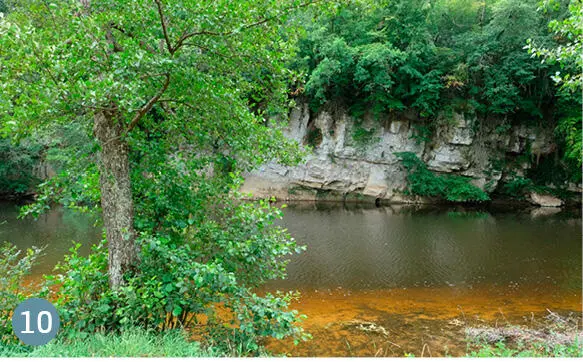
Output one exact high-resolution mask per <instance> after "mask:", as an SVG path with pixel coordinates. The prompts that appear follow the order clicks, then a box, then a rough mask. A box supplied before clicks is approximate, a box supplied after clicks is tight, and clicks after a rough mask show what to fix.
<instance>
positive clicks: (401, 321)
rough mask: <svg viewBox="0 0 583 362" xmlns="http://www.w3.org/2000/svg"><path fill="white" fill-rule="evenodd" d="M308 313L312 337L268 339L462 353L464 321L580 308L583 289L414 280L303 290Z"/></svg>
mask: <svg viewBox="0 0 583 362" xmlns="http://www.w3.org/2000/svg"><path fill="white" fill-rule="evenodd" d="M292 308H294V309H297V310H298V311H299V312H300V313H301V314H305V315H307V317H308V319H307V320H305V321H304V323H303V327H304V329H305V330H306V332H308V333H310V334H312V336H313V339H312V340H310V341H307V342H303V343H300V344H299V345H297V346H295V345H294V343H293V341H290V340H284V341H275V340H271V341H269V342H268V344H267V347H268V349H269V350H270V351H272V352H274V353H276V354H286V355H289V356H404V355H405V354H406V353H413V354H415V355H416V356H420V355H422V354H423V355H424V356H429V355H431V356H444V355H452V356H460V355H464V354H465V352H466V346H467V342H466V340H465V333H464V329H465V327H467V326H477V325H496V324H498V325H504V324H528V323H529V322H532V320H533V319H534V318H541V317H542V316H543V315H545V314H547V313H548V312H547V309H549V310H553V311H555V312H560V313H576V314H577V315H580V314H581V310H582V302H581V292H580V291H579V292H571V293H564V292H559V291H558V290H557V291H552V290H548V289H546V290H539V291H537V290H534V289H528V288H524V289H522V288H514V289H510V290H508V289H504V292H501V288H498V289H495V288H488V287H482V288H472V289H455V288H413V289H388V290H370V291H358V292H350V291H345V290H341V289H337V290H334V291H311V292H310V291H308V292H306V291H304V292H302V297H301V298H300V300H299V301H297V302H295V303H294V304H293V305H292Z"/></svg>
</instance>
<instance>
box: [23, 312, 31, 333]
mask: <svg viewBox="0 0 583 362" xmlns="http://www.w3.org/2000/svg"><path fill="white" fill-rule="evenodd" d="M20 315H23V316H24V317H25V318H26V329H25V330H24V331H22V333H26V334H31V333H34V331H31V330H30V311H26V312H22V313H20Z"/></svg>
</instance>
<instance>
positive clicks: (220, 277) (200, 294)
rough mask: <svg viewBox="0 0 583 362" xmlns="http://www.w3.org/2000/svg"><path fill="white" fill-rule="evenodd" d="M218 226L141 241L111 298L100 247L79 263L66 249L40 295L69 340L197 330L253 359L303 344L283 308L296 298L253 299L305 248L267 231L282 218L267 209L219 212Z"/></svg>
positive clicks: (242, 206) (292, 314)
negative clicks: (267, 348) (277, 347)
mask: <svg viewBox="0 0 583 362" xmlns="http://www.w3.org/2000/svg"><path fill="white" fill-rule="evenodd" d="M217 211H218V212H220V213H221V214H222V216H223V217H222V218H220V219H215V220H214V222H211V221H210V220H208V221H207V222H206V223H202V224H200V225H197V227H196V228H194V227H193V228H192V229H190V230H187V231H185V235H183V237H184V239H183V240H182V241H180V242H177V240H176V239H175V238H173V237H170V236H162V235H156V236H154V235H149V234H146V233H142V235H141V236H140V238H139V245H140V249H141V253H140V265H139V270H135V271H133V272H131V273H129V274H128V275H126V283H125V285H124V286H122V287H121V288H119V289H118V290H111V289H110V288H109V285H108V278H107V248H106V245H105V242H102V243H101V244H99V245H96V246H95V247H94V248H93V251H92V253H91V254H90V255H89V256H87V257H83V256H80V255H79V254H78V252H77V250H78V248H79V244H77V245H75V246H74V247H73V248H72V249H71V254H70V255H68V256H67V257H66V258H65V262H64V263H63V264H61V265H59V266H58V270H59V271H60V274H59V275H57V276H54V277H48V283H47V285H46V287H45V289H44V293H45V294H47V295H53V293H55V295H54V297H55V303H56V305H57V306H58V308H59V312H60V314H61V318H62V325H63V329H64V330H66V331H67V335H68V336H69V337H70V338H77V337H81V338H84V337H87V336H88V335H90V334H92V333H95V332H106V331H113V332H115V331H119V330H122V329H124V328H134V327H139V328H144V329H149V330H154V331H165V330H169V329H175V328H189V327H194V326H202V325H201V323H200V322H201V321H199V320H198V318H199V317H200V316H201V315H204V316H206V322H205V324H204V330H205V331H206V332H207V333H208V336H209V337H210V338H212V339H213V340H216V341H219V343H220V346H219V347H221V348H224V349H225V350H229V349H230V348H232V347H229V346H233V345H236V346H239V347H238V348H239V353H241V354H257V353H258V351H259V350H260V348H259V342H260V341H261V340H262V339H263V338H265V337H273V338H278V339H281V338H285V337H288V336H291V337H294V338H296V339H300V338H306V337H307V336H306V335H304V334H303V332H302V329H301V328H300V327H299V326H297V324H296V322H297V321H298V320H299V318H300V316H298V313H297V312H296V311H293V310H292V311H289V310H288V308H287V306H288V304H289V302H290V301H291V300H292V298H294V297H295V295H294V294H292V293H288V294H280V293H278V294H270V293H267V294H266V295H265V296H258V295H257V294H255V293H254V292H253V289H254V288H256V287H257V286H259V285H261V284H262V283H263V282H264V281H266V280H268V279H273V278H280V277H283V276H284V275H285V274H284V268H285V265H286V262H285V260H283V259H282V258H283V257H285V256H286V255H288V254H290V253H292V252H299V251H300V250H301V249H302V248H299V247H297V246H296V244H295V242H294V241H293V239H290V238H289V235H288V234H287V232H285V230H283V229H280V228H275V227H270V225H271V224H272V223H273V220H275V219H276V218H278V217H281V212H280V211H279V210H278V209H275V208H272V207H271V206H270V205H269V203H268V202H260V203H259V204H257V205H255V204H246V203H237V204H233V205H223V208H222V209H221V210H217Z"/></svg>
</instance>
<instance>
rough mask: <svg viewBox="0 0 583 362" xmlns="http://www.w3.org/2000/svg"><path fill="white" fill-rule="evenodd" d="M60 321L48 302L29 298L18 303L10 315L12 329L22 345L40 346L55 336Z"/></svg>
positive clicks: (54, 309) (55, 310)
mask: <svg viewBox="0 0 583 362" xmlns="http://www.w3.org/2000/svg"><path fill="white" fill-rule="evenodd" d="M60 325H61V320H60V318H59V314H58V313H57V309H56V308H55V307H54V306H53V305H52V304H51V302H49V301H48V300H45V299H41V298H30V299H27V300H25V301H24V302H22V303H20V304H19V305H18V307H16V309H15V310H14V313H13V314H12V329H13V330H14V334H16V336H17V337H18V339H20V340H21V341H22V343H24V344H27V345H30V346H42V345H43V344H47V343H49V341H50V340H51V339H53V338H55V336H56V335H57V332H58V331H59V326H60Z"/></svg>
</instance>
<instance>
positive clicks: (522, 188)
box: [502, 176, 533, 198]
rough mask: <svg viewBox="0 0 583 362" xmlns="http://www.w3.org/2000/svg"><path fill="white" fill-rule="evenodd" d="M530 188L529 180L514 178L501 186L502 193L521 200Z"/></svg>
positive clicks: (531, 185)
mask: <svg viewBox="0 0 583 362" xmlns="http://www.w3.org/2000/svg"><path fill="white" fill-rule="evenodd" d="M532 187H533V182H532V180H531V179H528V178H524V177H519V176H516V177H514V178H512V179H511V180H510V181H508V182H506V183H505V184H504V186H502V193H503V194H505V195H508V196H510V197H515V198H523V197H524V194H525V193H526V192H528V191H529V190H530V189H531V188H532Z"/></svg>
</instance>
